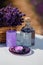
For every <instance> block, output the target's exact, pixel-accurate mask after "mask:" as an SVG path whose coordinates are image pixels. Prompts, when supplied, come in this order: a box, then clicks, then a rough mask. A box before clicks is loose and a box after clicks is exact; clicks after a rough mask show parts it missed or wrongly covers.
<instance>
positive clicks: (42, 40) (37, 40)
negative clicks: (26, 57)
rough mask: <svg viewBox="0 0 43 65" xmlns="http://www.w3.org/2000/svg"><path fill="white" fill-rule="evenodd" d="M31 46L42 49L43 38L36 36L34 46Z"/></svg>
mask: <svg viewBox="0 0 43 65" xmlns="http://www.w3.org/2000/svg"><path fill="white" fill-rule="evenodd" d="M32 48H33V49H41V50H43V38H39V37H36V38H35V46H33V47H32Z"/></svg>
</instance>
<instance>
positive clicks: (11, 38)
mask: <svg viewBox="0 0 43 65" xmlns="http://www.w3.org/2000/svg"><path fill="white" fill-rule="evenodd" d="M6 44H7V46H8V47H14V46H16V31H14V30H9V31H7V32H6Z"/></svg>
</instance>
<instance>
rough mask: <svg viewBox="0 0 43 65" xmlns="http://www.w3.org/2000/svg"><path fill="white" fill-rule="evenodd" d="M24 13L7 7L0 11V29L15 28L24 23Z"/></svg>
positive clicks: (9, 6)
mask: <svg viewBox="0 0 43 65" xmlns="http://www.w3.org/2000/svg"><path fill="white" fill-rule="evenodd" d="M23 16H25V14H24V13H22V12H20V11H19V9H18V8H16V7H12V6H11V5H8V6H6V7H3V8H1V9H0V27H3V26H17V25H22V23H23V22H24V18H23Z"/></svg>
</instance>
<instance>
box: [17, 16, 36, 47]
mask: <svg viewBox="0 0 43 65" xmlns="http://www.w3.org/2000/svg"><path fill="white" fill-rule="evenodd" d="M25 22H26V24H25V26H24V27H23V28H22V29H21V31H20V32H18V33H17V45H22V46H27V47H30V46H33V45H34V44H35V30H34V29H33V28H32V27H31V25H30V19H29V17H26V18H25Z"/></svg>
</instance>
